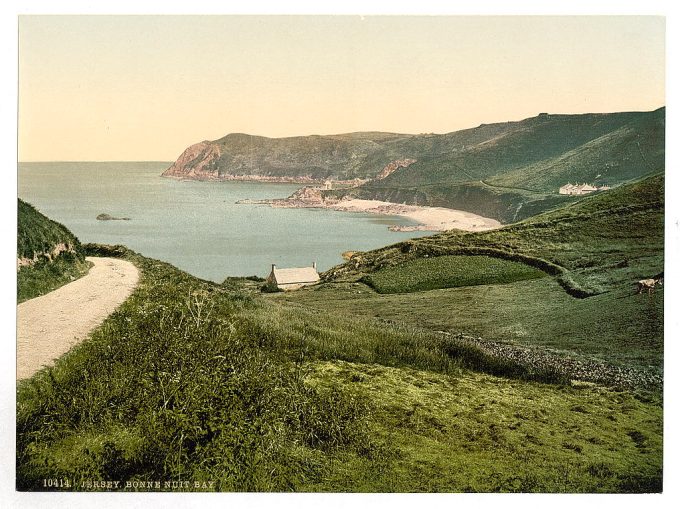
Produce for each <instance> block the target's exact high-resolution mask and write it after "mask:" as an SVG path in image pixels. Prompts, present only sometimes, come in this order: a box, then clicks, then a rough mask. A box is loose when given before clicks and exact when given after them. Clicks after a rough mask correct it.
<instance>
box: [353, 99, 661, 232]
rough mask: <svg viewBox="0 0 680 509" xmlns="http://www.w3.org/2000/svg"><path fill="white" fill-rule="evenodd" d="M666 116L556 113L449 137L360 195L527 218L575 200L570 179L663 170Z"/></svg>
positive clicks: (610, 179) (599, 180)
mask: <svg viewBox="0 0 680 509" xmlns="http://www.w3.org/2000/svg"><path fill="white" fill-rule="evenodd" d="M664 115H665V110H664V109H663V108H662V109H659V110H656V111H652V112H645V113H617V114H609V115H549V116H545V117H541V116H539V117H534V118H530V119H526V120H523V121H521V122H515V123H507V124H494V126H504V125H505V126H507V127H505V129H497V130H496V131H494V132H487V131H486V130H487V129H489V127H487V126H482V127H479V128H477V129H474V130H466V131H458V132H456V133H450V134H447V135H442V136H443V137H445V138H446V140H445V141H441V142H440V146H439V147H438V151H433V150H430V151H428V152H424V153H423V154H418V155H414V156H412V157H416V158H417V159H418V162H417V163H415V164H412V165H411V166H409V167H408V168H403V169H400V170H397V171H396V172H394V173H393V174H392V175H390V176H389V177H388V178H386V179H384V180H381V181H375V182H369V183H367V184H365V185H363V186H361V187H360V188H359V189H358V190H356V191H354V193H355V194H357V195H358V196H361V197H365V198H376V199H382V200H386V201H394V202H398V203H402V202H407V203H415V204H420V205H433V206H443V207H451V208H457V209H462V210H468V211H470V212H475V213H479V214H483V215H487V216H489V217H494V218H496V219H499V220H500V221H502V222H505V223H509V222H513V221H517V220H521V219H524V218H526V217H529V216H531V215H533V214H536V213H539V212H542V211H546V210H552V209H554V208H556V207H558V206H561V205H564V204H565V203H568V202H569V201H570V200H571V199H570V198H569V197H564V196H559V195H557V194H556V193H557V189H558V188H559V187H560V186H561V185H563V184H565V183H567V182H570V181H571V182H576V181H578V182H584V181H585V182H590V183H594V184H598V185H603V184H608V185H617V184H621V183H624V182H628V181H631V180H633V179H636V178H639V177H641V176H643V175H646V174H650V173H652V172H655V171H658V170H660V169H662V168H663V165H664V139H665V136H664V129H665V122H664ZM472 132H477V134H481V133H487V136H485V137H481V138H479V137H472V136H471V134H472Z"/></svg>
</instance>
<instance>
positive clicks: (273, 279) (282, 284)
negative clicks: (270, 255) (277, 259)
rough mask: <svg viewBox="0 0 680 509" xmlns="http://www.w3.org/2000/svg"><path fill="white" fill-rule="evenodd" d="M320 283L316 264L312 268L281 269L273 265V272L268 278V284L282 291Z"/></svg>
mask: <svg viewBox="0 0 680 509" xmlns="http://www.w3.org/2000/svg"><path fill="white" fill-rule="evenodd" d="M318 282H319V273H318V272H317V271H316V262H314V263H312V266H311V267H299V268H290V269H279V268H277V267H276V265H274V264H272V271H271V272H270V273H269V276H268V277H267V284H270V285H275V286H276V287H277V288H279V289H281V290H297V289H298V288H301V287H303V286H307V285H313V284H314V283H318Z"/></svg>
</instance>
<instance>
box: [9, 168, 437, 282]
mask: <svg viewBox="0 0 680 509" xmlns="http://www.w3.org/2000/svg"><path fill="white" fill-rule="evenodd" d="M170 164H171V163H169V162H40V163H19V170H18V171H19V173H18V183H19V190H18V192H19V197H20V198H21V199H23V200H25V201H27V202H28V203H30V204H32V205H34V206H35V207H36V208H37V209H38V210H40V211H41V212H42V213H43V214H45V215H47V216H48V217H50V218H51V219H54V220H55V221H58V222H60V223H62V224H63V225H65V226H66V227H67V228H69V229H70V230H71V231H72V232H73V233H74V234H75V235H76V236H77V237H78V238H79V239H80V241H81V242H84V243H85V242H100V243H105V244H123V245H125V246H127V247H129V248H131V249H133V250H135V251H137V252H139V253H141V254H143V255H145V256H148V257H151V258H157V259H159V260H163V261H166V262H169V263H171V264H173V265H175V266H176V267H178V268H180V269H182V270H185V271H187V272H189V273H191V274H193V275H195V276H198V277H200V278H203V279H209V280H212V281H216V282H221V281H223V280H224V279H225V278H226V277H227V276H248V275H258V276H266V275H267V274H268V273H269V271H270V269H271V264H273V263H275V264H276V265H277V266H279V267H304V266H309V265H311V264H312V262H313V261H316V262H317V265H318V268H319V271H324V270H327V269H329V268H330V267H332V266H333V265H337V264H338V263H342V261H343V260H342V257H341V253H342V252H344V251H350V250H351V251H366V250H369V249H375V248H378V247H382V246H385V245H388V244H393V243H395V242H399V241H401V240H404V239H407V238H412V237H419V236H423V235H427V234H428V233H427V232H417V231H416V232H393V231H390V230H388V227H389V226H391V225H411V224H414V223H413V222H412V221H410V220H408V219H405V218H401V217H398V216H380V215H375V214H364V213H353V212H339V211H334V210H325V209H282V208H272V207H270V206H268V205H258V204H236V202H237V201H238V200H243V199H248V198H249V199H256V200H261V199H269V198H285V197H287V196H289V195H290V194H292V193H293V192H294V191H295V190H297V189H299V188H300V187H301V185H299V184H273V183H260V182H234V181H231V182H227V181H224V182H201V181H179V180H174V179H168V178H163V177H161V176H160V174H161V173H162V172H163V170H165V169H166V168H167V167H169V166H170ZM102 213H105V214H109V215H111V216H114V217H129V218H130V220H129V221H100V220H97V219H96V217H97V215H99V214H102Z"/></svg>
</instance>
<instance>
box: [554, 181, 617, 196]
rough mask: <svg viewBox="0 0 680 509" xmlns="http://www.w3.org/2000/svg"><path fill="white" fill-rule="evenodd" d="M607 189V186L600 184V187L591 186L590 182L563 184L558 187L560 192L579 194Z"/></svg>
mask: <svg viewBox="0 0 680 509" xmlns="http://www.w3.org/2000/svg"><path fill="white" fill-rule="evenodd" d="M607 189H609V187H608V186H602V187H595V186H591V185H590V184H571V183H569V184H565V185H563V186H562V187H560V194H575V195H580V194H588V193H592V192H593V191H605V190H607Z"/></svg>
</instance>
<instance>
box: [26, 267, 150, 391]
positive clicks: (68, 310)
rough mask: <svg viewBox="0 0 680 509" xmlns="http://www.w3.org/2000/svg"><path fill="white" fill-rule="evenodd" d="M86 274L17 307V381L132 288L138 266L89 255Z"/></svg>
mask: <svg viewBox="0 0 680 509" xmlns="http://www.w3.org/2000/svg"><path fill="white" fill-rule="evenodd" d="M87 260H88V261H90V262H92V263H93V264H94V265H93V266H92V267H91V268H90V271H89V272H88V273H87V275H85V276H83V277H81V278H80V279H77V280H75V281H73V282H72V283H69V284H67V285H64V286H62V287H61V288H57V289H56V290H54V291H53V292H50V293H48V294H45V295H42V296H40V297H36V298H34V299H31V300H28V301H26V302H22V303H21V304H19V306H18V307H17V380H21V379H24V378H28V377H30V376H32V375H33V374H34V373H36V372H37V371H39V370H40V369H41V368H42V367H43V366H45V365H49V364H51V363H52V361H54V360H55V359H57V358H59V357H61V356H62V355H63V354H64V353H66V352H68V351H69V350H70V349H71V348H72V347H73V346H74V345H76V344H78V343H79V342H80V341H82V340H83V339H85V338H86V337H87V336H88V334H89V333H90V332H91V331H92V330H93V329H94V328H95V327H97V326H98V325H99V324H101V323H102V322H103V321H104V319H105V318H106V317H107V316H109V315H110V314H111V313H112V312H113V311H114V310H115V309H116V308H117V307H118V306H119V305H120V304H122V303H123V301H124V300H125V299H127V298H128V296H129V295H130V294H131V293H132V290H134V288H135V286H136V285H137V282H138V280H139V270H138V269H137V267H135V266H134V265H133V264H132V263H130V262H128V261H125V260H119V259H117V258H94V257H88V258H87Z"/></svg>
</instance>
